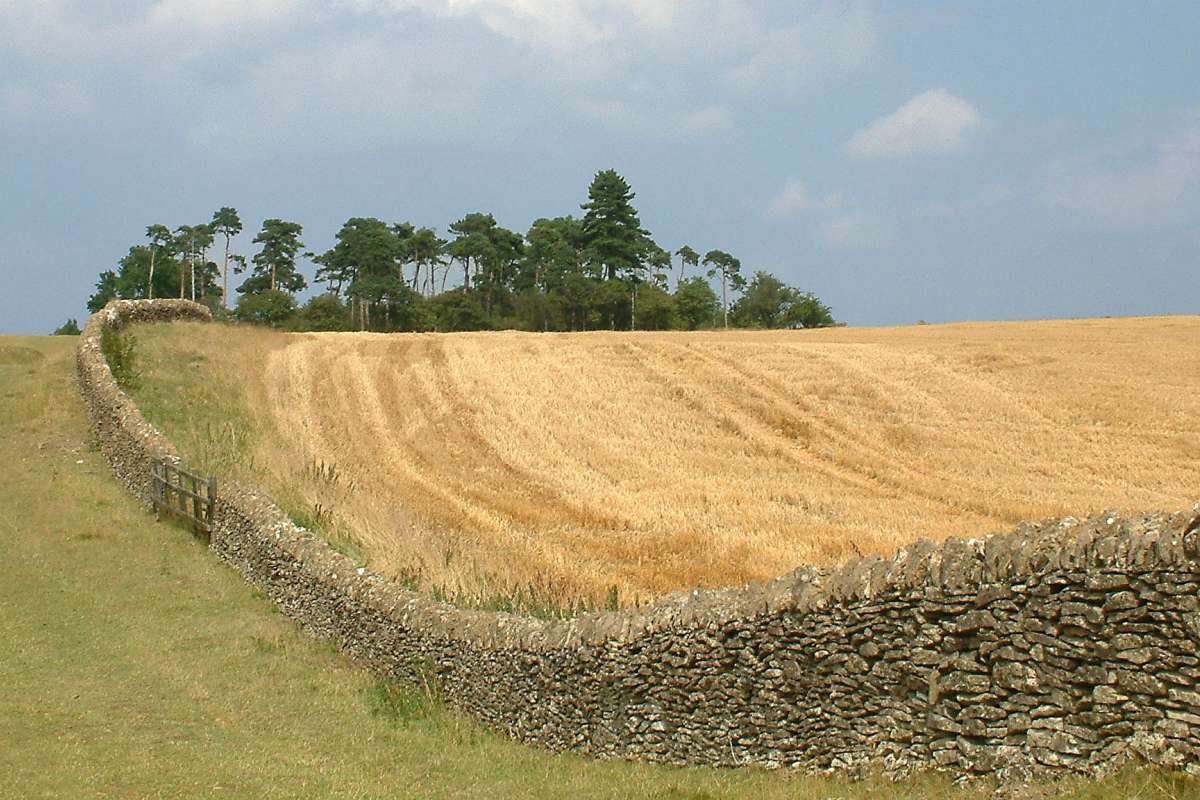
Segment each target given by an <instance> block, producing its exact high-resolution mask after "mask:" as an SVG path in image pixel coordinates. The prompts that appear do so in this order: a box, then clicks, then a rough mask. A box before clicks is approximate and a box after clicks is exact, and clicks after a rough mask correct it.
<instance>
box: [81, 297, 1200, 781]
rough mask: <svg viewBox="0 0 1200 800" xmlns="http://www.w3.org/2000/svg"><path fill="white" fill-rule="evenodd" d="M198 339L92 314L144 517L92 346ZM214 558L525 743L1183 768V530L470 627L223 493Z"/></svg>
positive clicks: (180, 306) (1198, 705)
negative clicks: (135, 337) (117, 340)
mask: <svg viewBox="0 0 1200 800" xmlns="http://www.w3.org/2000/svg"><path fill="white" fill-rule="evenodd" d="M167 318H192V319H204V318H207V312H206V311H204V310H203V309H202V308H200V307H198V306H195V305H194V304H190V303H182V302H179V301H124V302H117V303H114V304H110V305H109V307H108V308H106V309H105V310H103V311H101V312H100V313H99V314H97V315H95V316H93V317H92V318H91V319H90V320H89V321H88V324H87V327H86V329H85V331H84V335H83V337H82V342H81V345H80V349H79V374H80V381H81V386H82V390H83V395H84V397H85V399H86V402H87V407H88V413H89V416H90V417H91V422H92V425H93V427H94V429H95V431H96V434H97V436H98V438H99V440H100V445H101V448H102V450H103V452H104V455H105V457H106V458H107V459H108V461H109V463H110V464H111V465H112V468H113V471H114V473H115V474H116V475H117V477H118V478H119V479H120V480H121V481H122V482H123V483H125V484H126V485H127V486H128V487H129V488H130V490H131V491H132V492H133V493H134V494H135V495H136V496H138V497H139V498H140V499H142V500H143V501H148V499H149V484H148V475H149V466H148V463H149V459H150V458H151V457H153V456H154V455H155V454H167V455H174V453H175V451H174V450H173V448H172V447H171V445H170V443H169V442H167V441H166V439H165V438H164V437H163V436H162V435H161V434H160V433H158V432H157V431H156V430H154V429H153V427H152V426H150V425H149V424H148V423H146V422H145V420H144V419H142V417H141V415H140V414H139V413H138V412H137V409H136V408H135V407H134V406H133V405H132V403H130V401H129V400H128V398H127V397H125V396H124V395H123V394H122V393H121V392H120V390H119V389H118V388H117V387H116V386H115V384H114V383H113V381H112V376H111V373H110V372H109V370H108V367H107V365H105V364H104V363H103V358H102V356H101V355H100V350H99V332H100V329H101V326H103V325H116V326H123V325H125V324H129V323H131V322H137V321H142V320H160V319H167ZM220 485H221V487H222V491H221V496H220V499H219V502H218V507H217V514H216V520H215V524H214V530H213V533H212V537H211V542H210V546H211V548H212V549H213V550H214V551H215V552H216V553H217V555H218V556H220V557H221V558H222V559H224V560H226V561H227V562H229V563H230V564H232V565H234V566H235V567H236V568H238V569H239V570H241V572H242V573H243V574H244V575H245V576H246V578H247V580H249V581H251V582H252V583H254V584H255V585H256V586H258V587H260V588H261V589H262V590H263V591H264V592H266V593H267V594H268V595H270V596H271V597H272V598H273V599H274V601H275V602H276V603H277V604H278V605H279V606H280V608H281V609H282V610H283V611H284V612H285V613H287V614H288V615H289V616H291V617H292V618H293V619H295V620H296V621H298V622H299V623H301V624H302V625H303V626H304V627H305V628H307V629H308V630H309V631H311V632H312V633H314V634H317V635H319V636H322V637H327V638H329V639H332V640H334V641H336V642H337V643H338V645H339V646H340V647H341V648H342V649H343V650H344V651H345V652H347V653H348V654H350V655H351V656H352V657H353V658H355V659H357V660H358V661H360V662H361V663H363V664H364V665H366V666H368V667H370V668H371V669H373V670H376V671H378V672H380V673H382V674H387V675H394V676H397V677H400V678H406V679H421V678H426V677H428V676H430V675H433V676H436V679H437V681H438V683H439V685H440V687H441V689H442V692H443V694H444V696H445V698H446V699H447V701H448V702H450V703H451V704H452V705H454V706H455V707H457V708H458V709H460V710H462V711H464V712H466V713H468V714H470V715H471V716H473V717H475V718H477V719H479V720H481V721H483V722H485V723H487V724H488V725H491V726H494V727H496V728H499V729H501V730H504V731H507V732H508V733H509V734H511V735H512V736H514V737H515V738H518V739H520V740H523V741H526V742H530V743H534V744H538V745H541V746H544V747H548V748H552V749H576V750H580V751H583V752H587V753H591V754H594V755H597V756H605V757H620V758H634V759H646V760H654V761H668V762H676V763H702V764H718V765H740V764H748V763H755V764H766V765H786V766H791V767H799V768H805V769H830V768H851V769H853V768H858V767H862V766H866V765H878V766H882V767H883V768H885V769H888V770H893V771H906V770H909V769H912V768H923V767H929V766H933V767H938V768H944V769H947V770H950V771H952V772H954V773H957V774H987V773H992V774H1000V775H1002V776H1004V775H1008V776H1013V775H1021V774H1026V773H1029V772H1031V771H1033V772H1036V771H1040V770H1046V769H1070V770H1074V771H1088V772H1090V771H1096V770H1099V769H1103V768H1106V767H1109V766H1112V765H1115V764H1117V763H1119V762H1121V761H1123V760H1124V759H1126V758H1128V757H1129V756H1130V755H1132V754H1138V755H1140V756H1142V757H1145V758H1147V759H1149V760H1152V761H1155V762H1158V763H1166V764H1172V765H1176V766H1181V767H1186V768H1189V769H1192V770H1196V769H1197V767H1196V766H1195V765H1196V764H1197V762H1200V758H1198V756H1200V689H1198V688H1197V684H1198V682H1200V597H1198V587H1200V530H1198V528H1200V517H1196V515H1195V513H1194V512H1195V511H1198V510H1200V507H1198V508H1197V509H1194V510H1193V513H1189V514H1174V515H1168V514H1161V515H1150V516H1145V517H1139V518H1133V519H1116V518H1113V517H1109V516H1104V517H1100V518H1096V519H1092V520H1088V521H1082V522H1081V521H1076V520H1072V519H1067V520H1063V521H1057V522H1047V523H1041V524H1028V525H1023V526H1021V527H1020V528H1018V529H1017V530H1016V531H1013V532H1011V533H1007V534H1001V535H996V536H992V537H989V538H987V539H984V540H971V541H962V540H956V539H950V540H947V541H946V542H944V543H943V544H938V545H934V544H932V543H929V542H919V543H917V544H914V545H913V546H911V547H908V548H905V549H904V550H901V551H900V552H899V553H897V554H896V556H895V557H893V558H891V559H882V558H878V557H870V558H864V559H860V560H856V561H852V562H850V563H847V564H845V565H844V566H842V567H840V568H837V569H834V570H819V569H814V568H809V567H805V568H801V569H798V570H796V571H795V572H792V573H790V574H788V575H785V576H783V577H780V578H777V579H775V580H773V581H770V582H768V583H766V584H763V585H750V586H746V587H742V588H736V589H725V590H718V591H693V592H690V593H681V594H678V595H674V596H671V597H669V598H667V599H665V600H663V601H662V602H660V603H658V604H656V605H654V606H652V607H650V608H647V609H643V610H636V611H623V612H613V613H604V614H592V615H585V616H582V617H579V618H577V619H573V620H568V621H542V620H535V619H529V618H524V617H519V616H513V615H508V614H499V613H490V612H476V611H466V610H461V609H457V608H454V607H452V606H449V605H446V604H443V603H436V602H433V601H432V600H430V599H428V598H426V597H424V596H421V595H418V594H416V593H413V592H410V591H407V590H405V589H403V588H402V587H400V586H398V585H396V584H394V583H392V582H390V581H388V580H387V579H384V578H382V577H380V576H377V575H374V574H371V573H370V572H368V571H365V570H363V569H361V568H356V567H355V565H354V564H353V563H352V562H350V561H349V560H348V559H347V558H345V557H344V556H342V555H340V554H338V553H336V552H334V551H333V550H332V549H330V548H329V547H328V546H327V545H326V544H325V543H324V542H323V541H321V540H320V539H318V538H317V537H314V536H313V535H311V534H310V533H308V532H306V531H304V530H302V529H298V528H297V527H296V526H295V525H293V524H292V523H291V521H290V520H289V519H288V518H287V517H286V516H285V515H284V514H283V513H282V512H281V511H280V510H279V509H278V508H277V507H276V506H275V505H274V504H273V503H272V502H271V501H270V500H269V499H267V498H266V497H264V496H262V495H261V494H259V493H257V492H256V491H255V490H253V489H250V488H247V487H243V486H239V485H237V484H234V483H232V482H229V481H224V480H222V481H221V484H220Z"/></svg>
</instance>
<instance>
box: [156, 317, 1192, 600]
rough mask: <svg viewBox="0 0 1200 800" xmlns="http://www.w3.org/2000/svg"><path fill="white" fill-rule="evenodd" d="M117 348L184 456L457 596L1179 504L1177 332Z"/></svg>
mask: <svg viewBox="0 0 1200 800" xmlns="http://www.w3.org/2000/svg"><path fill="white" fill-rule="evenodd" d="M139 335H140V336H141V339H142V341H141V344H140V346H141V349H142V350H143V354H142V355H143V371H144V377H143V386H142V387H141V388H140V389H139V391H138V395H139V399H140V400H141V401H142V402H143V404H144V405H145V407H146V411H147V413H148V415H149V416H150V417H151V419H152V420H153V421H155V422H157V423H159V424H160V426H161V427H163V428H164V430H165V431H166V432H167V433H168V435H170V436H172V437H173V438H174V439H175V440H176V442H177V444H180V445H181V447H182V449H183V450H184V452H185V454H187V455H188V457H189V458H190V459H192V460H193V461H199V462H205V463H206V464H207V466H209V467H210V468H213V469H216V470H218V471H221V472H226V473H231V474H233V476H234V477H238V478H242V479H249V480H251V481H252V482H254V483H256V484H258V485H260V486H263V487H264V488H266V489H267V490H268V491H270V492H272V493H274V494H275V495H277V496H278V497H279V498H280V500H281V501H282V502H283V503H284V505H285V506H286V507H289V508H290V509H293V513H294V515H296V516H298V518H300V519H302V520H303V521H308V522H310V523H312V524H315V525H317V526H318V527H321V528H322V529H325V530H327V531H328V532H329V534H330V535H331V537H333V538H334V539H336V540H340V541H349V542H351V543H352V545H351V546H353V547H356V548H357V549H358V550H359V551H361V554H362V556H363V558H364V560H366V561H367V562H369V563H370V564H371V566H372V567H373V568H375V569H377V570H380V571H383V572H385V573H390V574H392V575H395V576H398V577H401V578H406V579H411V580H412V581H413V582H415V583H417V584H420V585H422V586H424V587H425V588H433V589H434V590H435V591H439V592H442V593H444V594H446V595H448V596H454V597H459V598H472V597H474V598H482V597H485V596H488V595H496V594H501V595H510V596H511V595H512V594H513V593H514V592H527V593H529V594H530V595H531V596H536V597H542V598H551V599H553V600H554V601H555V602H558V603H562V602H570V601H573V600H579V599H586V600H588V601H590V602H603V600H604V598H608V599H609V600H610V601H611V600H612V599H613V597H614V596H615V597H616V598H619V602H620V603H621V604H622V605H624V604H628V603H632V602H638V601H643V600H647V599H650V598H652V597H655V596H658V595H661V594H662V593H665V592H668V591H671V590H675V589H682V588H688V587H691V586H695V585H706V586H714V585H729V584H739V583H742V582H744V581H747V580H756V579H763V578H767V577H771V576H773V575H776V574H780V573H782V572H786V571H788V570H790V569H792V568H794V567H796V566H798V565H800V564H806V563H817V564H829V563H833V562H838V561H841V560H844V559H846V558H847V557H852V556H854V555H856V554H859V553H862V554H867V553H880V554H885V555H887V554H890V553H892V552H894V551H895V549H896V548H897V547H899V546H901V545H903V544H905V543H908V542H911V541H913V540H915V539H918V538H922V537H925V538H932V539H942V538H945V537H947V536H951V535H954V536H980V535H984V534H987V533H989V532H993V531H997V530H1002V529H1005V528H1009V527H1011V526H1013V525H1014V524H1016V523H1018V522H1020V521H1022V520H1025V519H1037V518H1042V517H1047V516H1062V515H1072V514H1073V515H1078V516H1082V515H1086V514H1088V513H1090V512H1095V511H1099V510H1102V509H1109V508H1111V509H1119V510H1127V511H1138V510H1151V509H1168V510H1175V509H1178V508H1181V507H1183V506H1186V505H1190V504H1191V503H1192V502H1194V501H1195V499H1196V498H1197V495H1200V492H1197V489H1196V485H1195V475H1196V473H1197V466H1198V458H1197V454H1198V453H1200V318H1197V317H1163V318H1146V319H1113V320H1108V319H1104V320H1076V321H1055V322H1022V323H965V324H954V325H938V326H913V327H904V328H891V329H883V328H880V329H827V330H820V331H795V332H791V331H789V332H728V333H727V332H711V333H690V334H681V333H662V334H658V333H608V332H599V333H587V334H524V333H509V332H505V333H482V334H453V335H437V334H402V335H382V334H362V333H356V334H294V335H285V334H273V333H267V332H262V331H247V330H245V329H239V328H227V327H223V326H201V325H187V324H176V325H170V326H157V327H154V328H152V329H144V334H139ZM613 587H615V589H613Z"/></svg>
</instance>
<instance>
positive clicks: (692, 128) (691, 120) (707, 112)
mask: <svg viewBox="0 0 1200 800" xmlns="http://www.w3.org/2000/svg"><path fill="white" fill-rule="evenodd" d="M679 125H680V128H681V129H682V130H683V131H685V132H687V133H691V134H696V135H700V134H705V133H713V132H715V131H722V130H726V129H727V128H730V127H732V126H733V115H732V114H731V113H730V111H729V109H728V108H725V107H724V106H717V105H712V106H705V107H704V108H701V109H698V110H696V111H692V112H690V113H686V114H684V115H683V119H682V120H680V123H679Z"/></svg>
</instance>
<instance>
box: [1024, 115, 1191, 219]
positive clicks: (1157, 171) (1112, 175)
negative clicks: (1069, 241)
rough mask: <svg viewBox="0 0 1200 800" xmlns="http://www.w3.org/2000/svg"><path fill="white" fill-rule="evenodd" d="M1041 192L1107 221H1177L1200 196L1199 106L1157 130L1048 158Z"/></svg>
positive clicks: (1064, 205) (1068, 207)
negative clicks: (1172, 123) (1159, 130)
mask: <svg viewBox="0 0 1200 800" xmlns="http://www.w3.org/2000/svg"><path fill="white" fill-rule="evenodd" d="M1041 193H1042V197H1043V198H1044V199H1045V200H1046V201H1047V202H1048V203H1049V204H1050V205H1052V206H1056V207H1059V208H1063V209H1066V210H1068V211H1071V212H1073V213H1075V214H1077V215H1079V216H1082V217H1084V218H1088V219H1092V220H1095V221H1098V222H1101V223H1104V224H1107V225H1117V226H1127V227H1133V226H1143V225H1154V224H1158V223H1166V222H1172V221H1175V220H1177V219H1179V218H1180V217H1181V216H1182V215H1184V214H1188V213H1194V212H1195V205H1196V202H1197V201H1198V200H1200V108H1198V109H1193V110H1192V111H1190V112H1188V113H1186V114H1184V115H1183V117H1182V118H1181V119H1180V120H1178V121H1177V122H1176V124H1174V125H1173V126H1171V127H1170V128H1168V129H1167V130H1166V131H1163V132H1159V133H1157V134H1150V135H1147V134H1131V135H1128V136H1126V137H1124V138H1123V139H1122V140H1121V141H1118V142H1113V143H1109V144H1107V145H1104V146H1102V147H1097V148H1092V149H1088V150H1084V151H1082V152H1077V153H1073V154H1070V155H1067V156H1064V157H1062V158H1059V159H1056V160H1054V161H1052V162H1051V163H1049V164H1048V165H1047V166H1046V167H1045V168H1044V170H1043V174H1042V177H1041Z"/></svg>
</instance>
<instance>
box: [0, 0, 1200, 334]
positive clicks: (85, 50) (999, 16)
mask: <svg viewBox="0 0 1200 800" xmlns="http://www.w3.org/2000/svg"><path fill="white" fill-rule="evenodd" d="M1198 39H1200V4H1196V3H1195V2H1178V3H1172V2H1163V1H1159V2H1154V3H1149V4H1141V3H1128V2H1121V3H1116V2H1114V3H1109V2H1100V1H1099V0H1088V1H1087V2H1054V3H1045V2H1028V3H1024V2H1005V3H982V2H981V3H972V4H966V3H960V2H946V3H924V4H918V3H915V2H904V3H895V4H887V3H875V2H861V3H856V2H841V3H833V2H828V3H827V2H807V1H806V0H787V1H786V2H769V1H767V0H762V1H759V0H691V1H688V2H684V0H442V1H441V2H438V1H437V0H154V1H150V0H0V277H2V278H3V279H4V289H3V291H2V292H0V330H2V331H5V332H24V333H44V332H46V331H48V330H50V329H51V328H53V327H55V326H56V325H57V324H58V323H60V322H61V321H62V320H63V319H64V318H66V317H68V316H75V317H82V316H84V315H85V312H84V309H83V305H84V303H85V301H86V298H87V296H88V294H89V293H90V291H91V289H92V286H93V284H94V282H95V277H96V274H97V273H98V272H99V271H100V270H102V269H106V268H109V267H111V266H113V265H114V264H115V263H116V261H117V260H118V259H119V258H120V257H121V256H122V255H123V254H124V253H125V252H126V251H127V249H128V247H129V245H130V244H133V243H135V242H138V241H140V237H141V236H142V234H143V231H144V229H145V226H146V225H147V224H150V223H153V222H162V223H165V224H167V225H169V226H171V227H175V226H177V225H179V224H183V223H196V222H202V221H206V220H207V219H209V217H210V216H211V214H212V211H213V210H214V209H216V208H217V207H219V206H222V205H233V206H236V207H237V208H238V209H239V210H240V211H241V212H242V217H243V220H245V221H246V222H247V223H248V226H253V227H255V228H257V226H258V225H259V224H260V223H261V221H262V219H263V218H265V217H276V216H277V217H283V218H287V219H293V220H296V221H298V222H300V223H302V224H303V225H304V227H305V237H304V238H305V242H306V244H307V245H308V246H309V247H311V248H313V249H325V248H326V247H328V246H329V245H330V244H331V241H332V237H333V234H334V232H335V231H336V230H337V228H338V227H339V226H340V224H341V223H342V222H343V221H344V220H345V219H346V218H347V217H350V216H378V217H381V218H384V219H387V220H402V219H403V220H410V221H412V222H414V223H417V224H426V225H432V226H436V227H438V228H440V229H441V230H443V231H444V229H445V226H446V225H447V224H448V223H449V222H451V221H453V220H454V219H456V218H458V217H459V216H461V215H462V214H464V213H466V212H470V211H475V210H484V211H491V212H493V213H495V215H496V217H497V218H498V219H499V220H500V222H501V223H502V224H504V225H507V226H508V227H511V228H514V229H517V230H522V231H523V230H525V229H526V228H527V227H528V225H529V223H530V222H532V221H533V220H534V219H535V218H537V217H540V216H555V215H558V214H566V213H576V214H578V213H579V211H578V207H579V203H580V202H582V201H583V199H584V194H585V191H586V187H587V184H588V182H589V180H590V179H591V177H592V175H593V174H594V173H595V172H596V171H597V170H600V169H605V168H609V167H612V168H615V169H617V170H618V171H619V172H621V173H622V174H623V175H624V176H625V177H626V178H627V179H628V180H629V182H630V183H631V184H632V186H633V188H634V189H635V191H637V193H638V198H637V205H638V207H639V209H640V211H641V214H642V221H643V223H644V224H645V225H646V226H647V227H648V228H649V229H650V230H651V231H652V233H653V234H654V236H655V238H656V239H657V240H658V242H659V243H660V244H662V245H663V246H666V247H669V248H671V249H676V248H678V247H679V246H680V245H682V244H685V243H686V244H690V245H692V246H693V247H695V248H696V249H699V250H701V251H703V250H706V249H709V248H713V247H719V248H722V249H726V250H729V251H731V252H733V253H734V254H735V255H738V256H740V258H741V260H742V263H743V265H744V266H745V268H747V269H748V270H753V269H768V270H771V271H773V272H775V273H776V274H778V275H780V276H781V277H783V278H785V279H786V280H788V281H789V282H792V283H795V284H797V285H799V286H801V287H803V288H805V289H810V290H812V291H815V292H817V293H818V294H820V295H821V296H822V297H823V298H825V299H826V300H827V301H828V302H829V303H830V304H831V305H832V306H833V308H834V312H835V314H836V315H837V316H838V317H839V318H841V319H845V320H848V321H849V322H851V323H853V324H887V323H908V322H914V321H916V320H918V319H924V320H928V321H943V320H955V319H1010V318H1036V317H1064V316H1084V315H1107V314H1160V313H1196V312H1197V311H1198V310H1200V80H1198V78H1200V46H1198V45H1197V41H1198ZM251 236H252V234H243V236H242V237H240V238H239V240H237V241H236V242H235V249H240V250H241V251H242V252H249V249H250V244H249V240H250V238H251ZM305 269H306V270H308V271H309V274H311V269H312V267H311V265H307V264H306V265H305Z"/></svg>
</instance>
